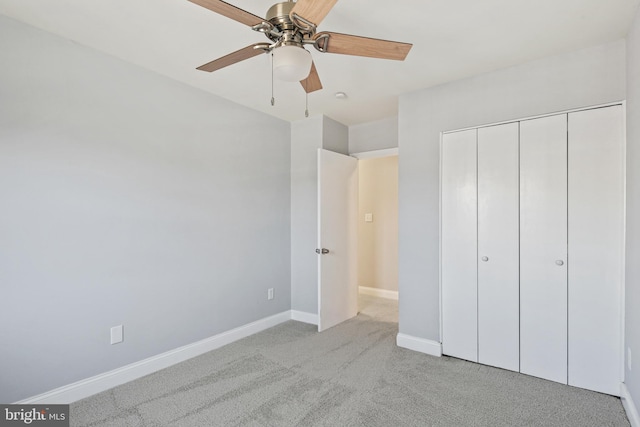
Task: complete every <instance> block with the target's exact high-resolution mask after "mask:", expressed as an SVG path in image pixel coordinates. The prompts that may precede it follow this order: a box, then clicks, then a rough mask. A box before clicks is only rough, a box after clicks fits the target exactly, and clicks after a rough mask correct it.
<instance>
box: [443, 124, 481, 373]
mask: <svg viewBox="0 0 640 427" xmlns="http://www.w3.org/2000/svg"><path fill="white" fill-rule="evenodd" d="M476 174H477V170H476V130H475V129H473V130H469V131H462V132H456V133H450V134H445V135H444V136H443V141H442V225H441V226H442V243H441V244H442V247H441V251H442V254H441V256H442V270H441V274H442V279H441V280H442V350H443V353H444V354H447V355H450V356H454V357H459V358H461V359H466V360H470V361H474V362H477V361H478V330H477V315H478V311H477V268H478V265H477V177H476Z"/></svg>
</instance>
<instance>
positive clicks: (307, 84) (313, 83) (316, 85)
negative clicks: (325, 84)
mask: <svg viewBox="0 0 640 427" xmlns="http://www.w3.org/2000/svg"><path fill="white" fill-rule="evenodd" d="M300 84H301V85H302V88H303V89H304V91H305V92H307V93H311V92H315V91H317V90H320V89H322V83H321V82H320V76H318V70H316V64H315V63H313V62H312V63H311V71H310V72H309V76H308V77H307V78H306V79H304V80H301V81H300Z"/></svg>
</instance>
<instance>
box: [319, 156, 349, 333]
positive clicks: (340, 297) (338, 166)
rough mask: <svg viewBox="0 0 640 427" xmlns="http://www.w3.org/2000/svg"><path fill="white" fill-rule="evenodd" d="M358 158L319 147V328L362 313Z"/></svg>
mask: <svg viewBox="0 0 640 427" xmlns="http://www.w3.org/2000/svg"><path fill="white" fill-rule="evenodd" d="M357 220H358V161H357V160H356V159H355V158H353V157H349V156H345V155H342V154H338V153H334V152H332V151H327V150H323V149H318V250H317V252H319V254H318V317H319V319H318V331H323V330H325V329H328V328H330V327H332V326H335V325H337V324H338V323H341V322H344V321H345V320H347V319H350V318H352V317H354V316H355V315H356V314H358V264H357V263H358V224H357Z"/></svg>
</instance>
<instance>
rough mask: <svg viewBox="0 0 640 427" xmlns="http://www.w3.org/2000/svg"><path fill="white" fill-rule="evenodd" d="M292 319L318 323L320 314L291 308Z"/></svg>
mask: <svg viewBox="0 0 640 427" xmlns="http://www.w3.org/2000/svg"><path fill="white" fill-rule="evenodd" d="M291 320H297V321H298V322H303V323H310V324H312V325H317V324H318V315H317V314H313V313H307V312H304V311H297V310H291Z"/></svg>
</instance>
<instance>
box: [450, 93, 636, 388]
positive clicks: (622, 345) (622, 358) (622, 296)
mask: <svg viewBox="0 0 640 427" xmlns="http://www.w3.org/2000/svg"><path fill="white" fill-rule="evenodd" d="M615 105H620V106H622V120H623V129H622V137H623V144H624V146H625V149H624V150H623V159H622V173H623V174H624V175H625V176H626V143H627V134H626V109H627V103H626V101H616V102H608V103H604V104H596V105H591V106H586V107H580V108H572V109H567V110H560V111H555V112H552V113H546V114H538V115H533V116H527V117H521V118H518V119H513V120H503V121H497V122H492V123H486V124H484V125H480V126H465V127H460V128H452V129H448V130H443V131H442V132H440V159H439V160H440V163H439V166H440V173H439V175H440V176H439V178H440V186H439V187H440V189H439V191H440V198H439V202H440V206H439V211H440V223H439V230H440V232H439V233H438V235H439V247H440V254H439V256H440V259H439V263H438V265H439V271H440V280H439V282H440V283H439V291H440V293H439V294H440V316H439V318H440V347H441V350H442V341H443V339H444V336H443V335H444V330H443V327H442V320H443V304H442V232H441V231H442V145H443V138H444V135H446V134H448V133H454V132H461V131H465V130H472V129H479V128H482V127H487V126H496V125H500V124H506V123H513V122H520V121H523V120H531V119H537V118H542V117H548V116H555V115H558V114H570V113H573V112H579V111H585V110H591V109H596V108H606V107H612V106H615ZM623 187H624V188H623V194H624V198H623V227H625V225H624V224H626V216H624V215H626V182H624V181H623ZM624 232H625V230H624V229H623V230H622V233H623V239H622V271H621V272H620V274H621V282H620V286H621V290H620V334H621V335H620V336H621V337H623V339H621V340H620V341H621V343H620V361H619V369H620V378H621V380H622V381H623V382H624V380H625V376H624V372H625V368H624V366H625V352H626V348H625V343H624V336H625V326H624V318H625V263H626V252H625V239H624V236H625V233H624ZM441 353H442V351H441Z"/></svg>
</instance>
